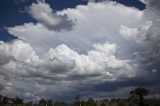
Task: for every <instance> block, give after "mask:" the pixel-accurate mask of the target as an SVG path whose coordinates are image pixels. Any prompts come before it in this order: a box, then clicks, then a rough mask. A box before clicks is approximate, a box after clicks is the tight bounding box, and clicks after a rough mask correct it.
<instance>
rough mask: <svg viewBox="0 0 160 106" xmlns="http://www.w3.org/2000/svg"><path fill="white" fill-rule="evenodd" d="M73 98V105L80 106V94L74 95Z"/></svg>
mask: <svg viewBox="0 0 160 106" xmlns="http://www.w3.org/2000/svg"><path fill="white" fill-rule="evenodd" d="M74 99H75V102H74V104H75V106H81V102H80V96H79V95H76V96H75V98H74Z"/></svg>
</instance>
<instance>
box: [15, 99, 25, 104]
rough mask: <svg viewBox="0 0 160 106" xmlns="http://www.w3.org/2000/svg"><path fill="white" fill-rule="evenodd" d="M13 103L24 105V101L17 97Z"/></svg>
mask: <svg viewBox="0 0 160 106" xmlns="http://www.w3.org/2000/svg"><path fill="white" fill-rule="evenodd" d="M13 103H14V104H22V103H23V99H21V98H19V97H16V98H15V99H13Z"/></svg>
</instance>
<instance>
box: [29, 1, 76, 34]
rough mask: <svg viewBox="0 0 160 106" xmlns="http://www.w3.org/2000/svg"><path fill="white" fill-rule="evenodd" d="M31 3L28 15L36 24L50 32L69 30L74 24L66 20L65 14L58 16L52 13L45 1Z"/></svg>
mask: <svg viewBox="0 0 160 106" xmlns="http://www.w3.org/2000/svg"><path fill="white" fill-rule="evenodd" d="M37 2H38V3H32V5H31V6H30V7H29V8H28V13H29V14H30V15H31V16H32V17H33V18H34V19H35V20H37V21H38V22H40V23H41V24H43V25H44V26H46V27H47V28H48V29H51V30H57V31H59V30H62V29H66V30H71V29H72V27H73V25H74V23H73V21H72V20H70V19H69V18H68V16H67V15H66V14H64V15H58V14H56V13H54V11H53V10H52V8H51V7H50V5H49V4H47V3H45V1H37Z"/></svg>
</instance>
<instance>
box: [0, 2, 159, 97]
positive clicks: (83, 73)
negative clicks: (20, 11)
mask: <svg viewBox="0 0 160 106" xmlns="http://www.w3.org/2000/svg"><path fill="white" fill-rule="evenodd" d="M145 3H146V5H147V6H146V9H145V10H143V11H140V10H138V9H136V8H133V7H126V6H124V5H122V4H119V3H116V2H111V1H103V2H98V3H95V2H89V3H88V4H87V5H79V6H77V7H76V8H72V9H71V8H68V9H65V10H62V11H57V12H54V10H52V8H51V7H50V5H49V4H47V3H46V2H45V1H38V2H37V3H32V5H31V6H29V7H28V13H29V15H31V16H32V17H33V19H35V20H36V21H37V23H32V22H30V23H24V24H23V25H16V26H14V27H7V28H6V29H7V31H8V32H9V33H10V34H11V35H14V36H16V37H17V38H18V39H16V40H13V41H11V42H3V41H1V42H0V79H1V80H0V93H3V94H6V93H7V92H8V95H12V96H15V95H21V96H23V97H24V98H26V99H28V98H34V99H39V98H40V97H43V98H51V97H53V96H55V97H56V96H58V97H60V96H61V95H62V94H64V93H65V95H63V97H65V96H71V95H73V93H74V94H80V95H82V96H84V97H87V96H95V97H97V96H98V97H104V96H108V97H113V96H117V97H121V96H126V95H127V94H128V91H129V89H130V88H132V87H136V86H145V87H147V88H149V89H151V90H152V89H154V92H152V95H155V94H156V93H157V92H158V89H159V88H160V86H159V85H160V84H159V82H160V81H159V76H160V71H159V69H160V67H159V60H160V51H159V50H160V37H159V35H160V31H159V28H160V21H159V19H160V17H159V5H158V3H159V2H157V3H156V0H148V1H147V0H146V1H145ZM66 29H67V30H66ZM68 29H69V30H68ZM110 86H112V88H111V87H110ZM9 91H10V92H9Z"/></svg>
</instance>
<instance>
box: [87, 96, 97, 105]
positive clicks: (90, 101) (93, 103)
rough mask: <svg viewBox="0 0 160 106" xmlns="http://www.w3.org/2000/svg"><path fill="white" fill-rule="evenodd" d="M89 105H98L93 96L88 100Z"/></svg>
mask: <svg viewBox="0 0 160 106" xmlns="http://www.w3.org/2000/svg"><path fill="white" fill-rule="evenodd" d="M87 106H96V103H95V101H94V100H93V99H92V98H91V97H90V98H89V99H88V101H87Z"/></svg>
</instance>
